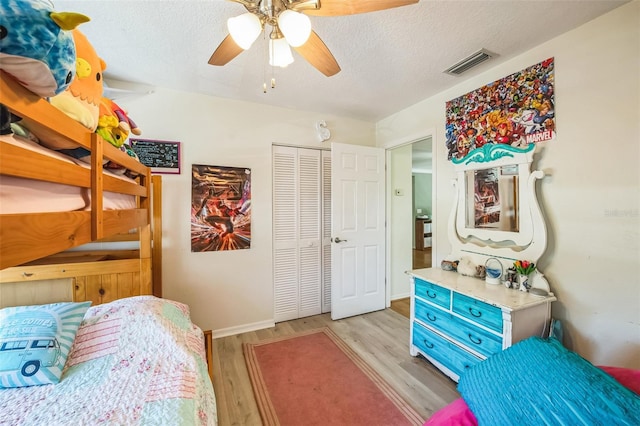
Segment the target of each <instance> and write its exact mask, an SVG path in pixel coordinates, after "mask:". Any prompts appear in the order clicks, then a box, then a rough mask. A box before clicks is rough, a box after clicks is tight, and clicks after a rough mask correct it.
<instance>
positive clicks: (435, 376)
mask: <svg viewBox="0 0 640 426" xmlns="http://www.w3.org/2000/svg"><path fill="white" fill-rule="evenodd" d="M322 327H329V328H331V329H332V330H333V331H334V332H335V333H336V334H337V335H338V336H340V337H341V338H342V339H343V340H344V341H345V342H346V343H347V344H349V346H351V348H352V349H353V350H354V351H355V352H357V353H358V355H360V357H361V358H362V359H364V360H365V361H366V362H367V363H368V364H369V365H370V366H371V367H373V368H374V369H375V370H376V371H377V372H378V373H379V374H380V375H381V376H382V377H383V378H384V379H385V380H386V381H387V382H388V383H389V384H390V385H391V386H393V387H394V388H395V389H396V391H397V392H398V393H399V394H400V395H401V396H402V397H403V398H404V399H405V401H407V402H408V403H409V404H411V406H413V408H414V409H415V410H417V411H418V413H420V414H421V415H422V416H423V417H424V419H427V418H428V417H429V416H430V415H431V414H432V413H433V412H435V411H436V410H438V409H440V408H442V407H444V406H445V405H446V404H448V403H449V402H451V401H453V400H454V399H456V398H458V397H459V394H458V393H457V391H456V385H455V383H454V382H453V381H451V380H450V379H449V378H448V377H446V376H445V375H443V374H442V373H441V372H440V371H439V370H437V369H436V368H435V367H433V365H431V364H430V363H429V362H427V361H426V360H424V359H423V358H420V357H417V358H414V357H412V356H411V355H409V321H408V319H407V318H406V317H405V316H403V315H401V314H398V313H397V312H394V311H393V310H391V309H385V310H383V311H378V312H373V313H370V314H366V315H360V316H357V317H352V318H347V319H343V320H339V321H331V317H330V314H323V315H317V316H313V317H308V318H302V319H298V320H294V321H287V322H282V323H278V324H276V326H275V327H274V328H269V329H266V330H259V331H256V332H251V333H243V334H239V335H235V336H229V337H223V338H219V339H215V340H214V344H213V359H214V380H213V385H214V388H215V392H216V400H217V404H218V421H219V425H220V426H230V425H238V426H240V425H242V426H253V425H256V426H257V425H260V424H261V422H260V414H259V412H258V408H257V406H256V403H255V399H254V397H253V391H252V389H251V382H250V381H249V376H248V374H247V370H246V367H245V363H244V357H243V353H242V343H244V342H253V341H258V340H261V339H267V338H270V337H274V336H283V335H289V334H294V333H296V332H300V331H304V330H310V329H315V328H322Z"/></svg>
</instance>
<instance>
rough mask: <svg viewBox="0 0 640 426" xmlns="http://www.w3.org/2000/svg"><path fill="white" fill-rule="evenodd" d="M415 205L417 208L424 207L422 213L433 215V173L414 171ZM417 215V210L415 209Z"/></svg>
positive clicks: (414, 212)
mask: <svg viewBox="0 0 640 426" xmlns="http://www.w3.org/2000/svg"><path fill="white" fill-rule="evenodd" d="M413 177H414V183H415V187H414V205H415V208H416V209H422V214H426V215H431V210H432V209H433V206H432V205H431V204H432V203H431V196H432V191H433V179H432V174H431V173H414V174H413ZM413 214H414V215H416V214H417V213H416V210H414V211H413Z"/></svg>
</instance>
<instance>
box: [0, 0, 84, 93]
mask: <svg viewBox="0 0 640 426" xmlns="http://www.w3.org/2000/svg"><path fill="white" fill-rule="evenodd" d="M0 16H1V17H2V21H1V22H2V30H1V31H2V34H1V35H2V36H1V37H0V69H2V70H4V71H5V72H7V73H8V74H10V75H11V76H13V77H14V78H15V79H16V80H18V82H19V83H20V84H22V85H23V86H24V87H26V88H27V89H29V90H31V91H32V92H33V93H35V94H37V95H39V96H42V97H49V96H54V95H56V94H58V93H61V92H63V91H64V90H66V89H67V87H69V85H70V84H71V82H72V81H73V79H74V77H75V74H76V66H75V65H76V64H75V62H76V47H75V43H74V40H73V36H72V34H71V30H73V29H74V28H76V27H77V26H78V25H80V24H81V23H83V22H87V21H89V18H88V17H86V16H85V15H82V14H80V13H74V12H55V11H54V10H53V5H52V3H51V2H50V1H47V0H0Z"/></svg>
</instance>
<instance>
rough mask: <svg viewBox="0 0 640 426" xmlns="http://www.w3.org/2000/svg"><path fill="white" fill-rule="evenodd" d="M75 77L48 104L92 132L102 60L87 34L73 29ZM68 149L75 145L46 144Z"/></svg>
mask: <svg viewBox="0 0 640 426" xmlns="http://www.w3.org/2000/svg"><path fill="white" fill-rule="evenodd" d="M72 32H73V39H74V41H75V44H76V56H77V58H76V77H75V79H74V80H73V82H72V83H71V85H70V86H69V87H68V88H67V90H65V91H64V92H62V93H60V94H59V95H56V96H53V97H51V98H50V99H49V101H50V102H51V104H52V105H53V106H55V107H56V108H58V109H59V110H61V111H62V112H64V113H65V114H67V115H68V116H69V117H71V118H73V119H74V120H76V121H78V122H79V123H80V124H82V125H83V126H85V127H86V128H87V129H89V130H91V131H92V132H94V131H95V130H96V128H97V127H98V118H99V105H100V100H101V98H102V91H103V84H102V83H103V82H102V72H103V71H104V70H105V69H106V68H107V65H106V63H105V62H104V61H103V60H102V59H101V58H100V57H99V56H98V54H97V53H96V51H95V49H94V48H93V46H92V45H91V43H89V40H87V37H86V36H85V35H84V34H82V33H81V32H80V31H79V30H77V29H75V30H73V31H72ZM50 148H53V149H70V148H75V146H73V147H72V146H50Z"/></svg>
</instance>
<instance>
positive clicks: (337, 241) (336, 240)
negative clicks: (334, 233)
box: [333, 237, 347, 243]
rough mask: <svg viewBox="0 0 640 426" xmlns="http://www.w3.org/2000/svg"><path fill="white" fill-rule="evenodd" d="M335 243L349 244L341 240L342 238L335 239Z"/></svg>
mask: <svg viewBox="0 0 640 426" xmlns="http://www.w3.org/2000/svg"><path fill="white" fill-rule="evenodd" d="M333 242H334V243H346V242H347V240H341V239H340V237H335V238H334V239H333Z"/></svg>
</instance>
